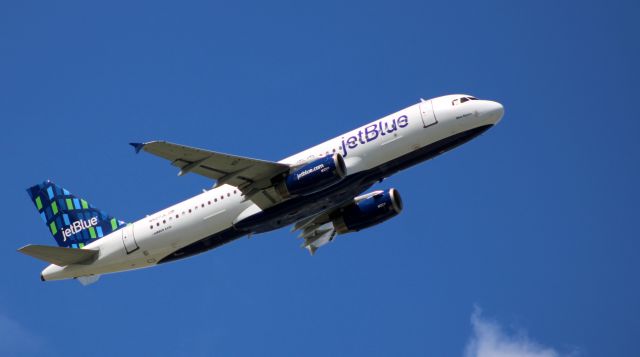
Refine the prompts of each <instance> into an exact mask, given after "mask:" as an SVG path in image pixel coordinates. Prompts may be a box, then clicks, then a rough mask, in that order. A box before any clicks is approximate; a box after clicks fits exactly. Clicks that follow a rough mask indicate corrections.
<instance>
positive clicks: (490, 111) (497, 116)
mask: <svg viewBox="0 0 640 357" xmlns="http://www.w3.org/2000/svg"><path fill="white" fill-rule="evenodd" d="M487 107H488V108H487V109H486V113H487V116H488V117H489V120H490V121H491V122H492V123H493V124H494V125H495V124H498V122H499V121H500V120H501V119H502V116H503V115H504V107H503V106H502V104H500V103H498V102H494V101H488V105H487Z"/></svg>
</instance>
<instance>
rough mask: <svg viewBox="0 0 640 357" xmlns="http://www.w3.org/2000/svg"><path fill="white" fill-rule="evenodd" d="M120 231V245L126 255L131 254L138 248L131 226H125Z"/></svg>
mask: <svg viewBox="0 0 640 357" xmlns="http://www.w3.org/2000/svg"><path fill="white" fill-rule="evenodd" d="M120 231H121V232H122V243H123V244H124V249H125V251H126V252H127V254H129V253H133V252H134V251H136V250H138V248H140V247H138V243H136V238H135V237H134V236H133V224H127V225H126V226H124V227H122V229H121V230H120Z"/></svg>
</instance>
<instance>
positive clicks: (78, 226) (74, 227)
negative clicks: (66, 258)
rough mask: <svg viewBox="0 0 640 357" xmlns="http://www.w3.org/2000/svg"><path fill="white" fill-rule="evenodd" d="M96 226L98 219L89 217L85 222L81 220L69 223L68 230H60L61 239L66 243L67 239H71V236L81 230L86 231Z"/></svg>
mask: <svg viewBox="0 0 640 357" xmlns="http://www.w3.org/2000/svg"><path fill="white" fill-rule="evenodd" d="M97 225H98V217H91V218H89V219H87V220H84V219H81V220H78V221H75V222H73V223H71V225H70V226H69V228H65V229H63V230H62V237H63V238H64V241H65V242H66V241H67V238H69V237H71V235H72V234H76V233H80V232H81V231H82V230H84V229H87V228H89V227H95V226H97Z"/></svg>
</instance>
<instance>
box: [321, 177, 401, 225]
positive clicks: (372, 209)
mask: <svg viewBox="0 0 640 357" xmlns="http://www.w3.org/2000/svg"><path fill="white" fill-rule="evenodd" d="M401 211H402V199H401V198H400V193H399V192H398V190H396V189H395V188H392V189H388V190H384V191H376V192H373V193H369V194H366V195H362V196H358V197H356V198H355V199H354V202H353V203H352V204H350V205H348V206H346V207H344V208H343V209H341V210H340V211H338V212H336V213H337V215H336V217H334V218H333V219H332V221H333V226H334V227H335V230H336V232H337V233H338V234H344V233H349V232H357V231H359V230H361V229H365V228H369V227H371V226H374V225H376V224H379V223H382V222H384V221H386V220H388V219H389V218H391V217H395V216H396V215H398V213H400V212H401Z"/></svg>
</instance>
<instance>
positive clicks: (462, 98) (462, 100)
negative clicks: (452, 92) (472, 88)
mask: <svg viewBox="0 0 640 357" xmlns="http://www.w3.org/2000/svg"><path fill="white" fill-rule="evenodd" d="M470 100H478V98H476V97H460V98H456V99H454V100H452V101H451V105H458V104H462V103H465V102H468V101H470Z"/></svg>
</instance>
